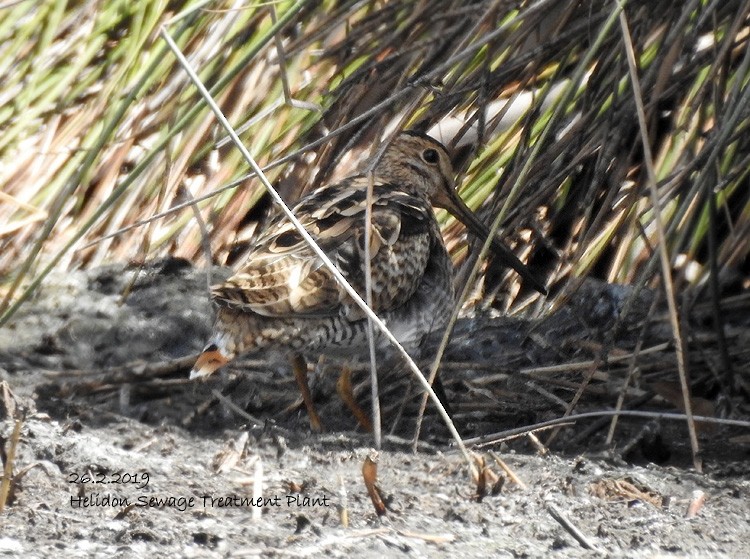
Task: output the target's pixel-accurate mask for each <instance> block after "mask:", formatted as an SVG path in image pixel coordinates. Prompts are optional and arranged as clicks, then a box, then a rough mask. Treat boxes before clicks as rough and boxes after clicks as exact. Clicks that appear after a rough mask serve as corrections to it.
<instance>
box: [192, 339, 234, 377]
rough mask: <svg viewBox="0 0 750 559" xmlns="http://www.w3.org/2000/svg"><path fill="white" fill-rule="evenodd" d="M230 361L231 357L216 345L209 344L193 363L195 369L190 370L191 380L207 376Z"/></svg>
mask: <svg viewBox="0 0 750 559" xmlns="http://www.w3.org/2000/svg"><path fill="white" fill-rule="evenodd" d="M228 362H229V358H228V357H226V356H225V355H224V354H223V353H221V351H219V349H218V348H216V346H209V347H207V348H206V349H204V350H203V353H201V354H200V356H198V360H197V361H196V362H195V365H193V370H192V371H190V380H192V379H196V378H206V377H208V376H210V375H212V374H213V373H214V372H215V371H216V370H217V369H219V368H221V367H222V366H224V365H226V364H227V363H228Z"/></svg>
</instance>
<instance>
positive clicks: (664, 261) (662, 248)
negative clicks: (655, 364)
mask: <svg viewBox="0 0 750 559" xmlns="http://www.w3.org/2000/svg"><path fill="white" fill-rule="evenodd" d="M620 8H621V10H620V14H619V16H620V27H621V29H622V38H623V41H624V42H625V53H626V55H627V60H628V71H629V73H630V83H631V85H632V86H633V98H634V100H635V108H636V113H637V114H638V127H639V130H640V133H641V145H642V146H643V159H644V163H645V167H646V172H647V173H646V174H647V177H648V184H649V191H650V193H651V204H652V205H653V207H654V223H655V225H656V231H657V236H658V239H659V243H658V245H659V246H658V249H659V258H660V260H661V271H662V279H663V283H664V289H665V292H666V296H667V306H668V307H669V319H670V322H671V324H672V335H673V337H674V343H675V355H676V357H677V370H678V372H679V376H680V385H681V387H682V400H683V405H684V408H685V415H686V418H687V424H688V431H689V433H690V447H691V449H692V452H693V466H694V467H695V469H696V470H698V471H699V472H700V471H702V469H703V467H702V463H701V458H700V456H699V453H700V447H699V445H698V434H697V432H696V430H695V420H694V419H693V409H692V405H691V402H690V385H689V383H688V373H687V364H686V362H685V348H684V347H683V339H682V331H681V328H680V321H679V318H678V314H679V311H678V309H677V301H676V298H675V293H674V282H673V281H672V265H671V263H670V261H669V253H668V251H667V238H666V233H665V232H664V223H663V221H662V215H661V211H662V210H661V203H660V201H659V193H658V191H657V188H656V183H657V179H656V171H655V170H654V158H653V154H652V153H651V144H650V139H649V133H648V124H647V122H646V112H645V110H644V107H643V97H642V95H641V86H640V81H639V78H638V71H637V68H636V61H635V52H634V49H633V42H632V40H631V37H630V29H629V28H628V20H627V16H626V14H625V11H624V9H623V8H624V1H623V0H620Z"/></svg>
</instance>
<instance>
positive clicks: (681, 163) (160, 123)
mask: <svg viewBox="0 0 750 559" xmlns="http://www.w3.org/2000/svg"><path fill="white" fill-rule="evenodd" d="M0 10H1V11H2V17H0V41H2V43H3V44H4V45H9V46H10V48H5V49H3V50H2V53H0V84H2V86H1V87H0V131H2V133H1V134H0V162H1V163H0V278H1V280H0V296H2V297H1V299H2V300H1V301H0V313H1V314H0V324H3V323H4V322H5V321H7V320H8V319H9V317H10V316H11V314H12V313H13V312H14V311H15V310H16V309H17V308H18V307H19V305H21V304H22V303H23V301H24V300H25V299H26V298H28V297H29V296H30V294H31V293H32V292H33V289H34V288H35V287H36V286H38V285H39V283H40V282H41V281H43V279H44V277H45V276H46V274H47V273H48V272H49V271H50V270H52V269H68V268H73V267H86V266H96V265H99V264H101V263H103V262H105V261H122V260H130V261H143V260H146V259H149V258H154V257H157V256H160V255H165V254H170V255H173V256H178V257H184V258H187V259H189V260H191V261H192V262H194V263H195V264H196V265H205V264H206V263H207V262H206V258H207V256H206V252H207V251H206V250H204V243H203V236H202V233H201V221H202V222H205V224H207V231H208V242H209V244H210V253H211V260H212V261H213V262H214V263H217V262H218V263H230V264H231V263H233V262H235V261H236V260H237V259H238V258H240V257H241V255H242V253H243V251H244V249H245V248H246V247H247V246H249V245H250V244H251V243H252V238H253V235H254V233H255V232H256V231H257V229H258V228H259V227H262V224H263V222H264V219H265V218H266V217H267V214H268V213H269V211H273V210H272V209H270V204H269V200H268V198H267V196H265V194H264V190H263V188H262V186H261V185H260V183H259V182H258V181H256V180H254V179H253V178H252V177H251V176H249V175H248V168H247V165H246V163H244V161H243V160H242V158H241V157H240V156H239V154H238V151H237V150H236V149H235V148H234V147H233V146H232V145H231V144H230V143H229V142H227V141H226V139H225V138H224V136H223V134H222V132H221V131H220V128H219V127H218V126H217V124H216V122H215V120H214V118H213V117H212V115H211V113H210V111H208V109H207V108H206V106H205V104H204V103H203V101H202V100H201V99H200V97H199V96H198V95H197V92H196V91H195V89H194V88H193V87H192V86H191V84H190V82H189V80H188V79H187V77H186V75H185V73H184V72H183V71H181V69H180V68H179V66H178V65H177V64H176V61H175V60H174V57H173V56H172V54H171V53H170V52H169V50H168V49H167V48H166V46H165V45H164V43H163V41H162V40H161V39H160V38H159V35H158V33H159V29H160V26H161V25H163V24H165V23H167V22H168V21H169V20H170V19H171V18H173V16H175V14H177V13H179V14H181V17H180V18H178V19H175V20H174V21H173V22H171V23H169V30H170V33H171V34H172V35H173V36H174V37H175V39H176V41H177V43H178V44H179V45H180V48H181V49H182V51H183V52H184V53H185V54H186V56H187V57H188V58H189V59H190V61H191V63H192V64H193V65H194V67H196V68H198V69H199V71H200V75H201V78H202V80H203V81H204V83H206V84H207V85H208V86H209V87H210V89H211V92H212V94H213V95H214V96H215V97H216V99H217V100H218V101H219V103H220V105H221V107H222V109H223V111H224V113H225V114H226V115H227V117H228V118H229V120H230V121H231V122H232V123H234V125H235V126H236V127H237V128H238V129H240V130H241V137H242V139H243V140H244V142H245V143H246V145H248V146H249V148H250V150H251V152H252V153H253V155H254V156H255V158H256V160H257V161H258V162H259V163H260V164H261V165H263V166H265V167H266V170H267V173H268V176H269V178H270V179H271V180H272V181H274V183H275V184H276V186H277V187H278V189H279V190H280V192H281V193H282V195H283V196H284V197H285V199H287V200H290V201H291V200H294V199H296V198H297V197H299V196H300V195H301V194H302V193H303V191H304V190H305V189H309V188H312V187H314V186H315V185H317V184H319V183H320V182H321V181H324V180H327V179H329V178H330V177H331V176H335V175H339V174H342V173H345V172H346V170H347V169H351V168H352V166H353V165H354V164H355V161H356V158H357V156H358V154H359V153H360V152H361V150H362V149H363V148H365V147H367V146H368V145H369V144H370V143H371V142H373V141H374V140H376V139H377V138H378V137H380V136H382V135H383V134H384V133H386V132H387V131H390V130H393V129H395V128H397V127H413V128H419V129H423V130H429V131H431V133H433V134H435V135H437V136H439V137H441V138H442V139H443V140H444V141H445V142H446V143H449V144H451V147H452V148H455V153H456V161H457V163H459V167H460V168H461V171H462V173H463V175H464V180H463V188H462V195H463V196H464V198H465V199H466V200H467V201H468V203H469V204H470V205H471V206H472V207H474V208H476V209H477V210H478V211H479V212H480V213H481V214H482V215H483V216H484V217H485V218H486V219H487V220H488V222H491V221H493V219H494V220H495V221H496V223H497V225H498V226H499V227H500V229H501V230H502V234H503V236H504V238H505V239H506V240H507V242H508V244H510V245H511V246H513V247H514V248H515V250H516V251H517V253H518V254H519V255H520V256H521V257H522V258H523V259H524V260H525V261H527V262H529V264H530V266H531V267H532V268H533V269H534V270H535V271H536V272H537V273H539V274H541V275H543V276H544V277H546V278H547V283H548V284H549V285H551V286H552V287H553V297H552V298H550V299H549V302H550V303H551V305H552V306H557V305H559V304H560V303H561V302H562V301H563V300H564V299H565V298H566V297H567V296H568V295H569V294H570V292H571V291H572V290H574V289H575V288H576V286H577V285H578V284H579V280H580V279H581V278H583V277H586V276H595V277H600V278H603V279H606V280H607V281H610V282H624V283H631V284H636V285H647V284H650V285H652V286H659V282H660V278H661V277H662V273H661V271H660V269H659V257H658V250H656V249H657V247H658V246H659V243H660V242H662V243H663V245H662V246H664V248H665V250H666V254H667V257H668V262H669V264H670V265H671V267H672V272H673V274H674V275H673V280H672V281H673V282H674V285H673V286H672V287H673V290H674V292H675V293H678V294H680V296H679V301H678V302H679V303H680V305H681V306H680V312H681V313H682V314H683V316H687V313H689V312H690V310H691V306H692V305H693V302H694V301H698V300H710V301H712V304H713V308H714V312H713V315H712V316H713V320H714V322H715V328H716V332H717V339H718V340H719V347H720V350H719V355H720V361H721V362H722V363H721V367H720V369H721V370H722V371H724V372H722V373H718V374H717V375H716V382H718V383H719V384H721V385H722V387H723V388H725V389H726V390H728V391H731V390H732V389H733V388H736V379H734V378H733V377H732V375H731V366H730V364H729V358H728V355H729V352H728V351H727V350H726V347H725V343H724V341H723V335H722V332H723V329H722V328H721V324H722V321H721V318H722V313H721V308H722V307H721V305H722V304H724V305H727V304H730V303H729V300H725V301H724V302H723V303H722V297H723V296H724V294H725V293H728V292H729V293H731V290H732V289H736V288H737V286H739V287H740V289H746V288H747V287H748V279H747V266H748V252H750V243H749V242H748V239H750V188H748V170H749V169H750V140H748V138H750V135H748V134H747V131H746V128H747V122H749V120H748V118H747V117H748V115H749V113H750V111H749V110H748V109H749V104H748V101H749V100H750V88H748V87H747V82H748V78H749V77H750V71H749V68H750V48H749V43H748V31H749V30H750V27H749V26H748V13H749V12H750V8H749V6H748V2H747V1H739V0H730V1H708V0H706V1H698V0H692V1H688V2H677V1H670V2H659V3H654V2H649V1H646V0H636V1H631V2H628V3H627V4H626V5H625V8H624V13H625V16H626V19H627V22H628V25H629V27H628V30H629V34H630V40H631V41H632V45H633V53H634V55H635V60H636V63H637V71H638V77H639V83H640V90H639V94H640V95H639V96H636V95H634V92H633V88H632V86H631V81H630V74H629V70H628V64H627V57H626V49H625V42H624V41H623V35H622V31H621V29H620V27H619V25H618V14H619V5H618V4H617V3H613V2H605V1H603V0H590V1H586V2H553V1H551V0H541V1H538V2H506V1H502V0H501V1H496V0H484V1H478V2H474V3H472V4H470V5H469V4H467V3H466V2H455V1H449V0H440V1H434V2H433V1H431V2H426V1H424V2H413V1H411V0H409V1H405V0H396V1H389V2H376V1H374V0H370V1H367V0H363V1H353V0H341V1H334V0H329V1H324V2H320V3H313V2H305V1H300V2H285V1H282V2H276V3H245V4H240V3H234V4H232V3H228V2H220V1H217V2H212V3H208V2H185V3H181V4H166V3H157V2H137V3H132V2H124V1H115V2H107V3H106V4H105V5H102V4H96V3H88V2H83V3H73V4H66V3H63V2H52V3H47V4H44V6H38V5H37V4H36V3H31V2H20V3H16V4H6V5H4V6H3V7H0ZM639 97H640V99H641V100H642V102H643V112H644V117H645V121H644V122H645V124H646V126H647V130H645V132H646V134H645V137H646V138H647V139H648V147H649V148H650V151H651V153H653V159H654V164H653V172H654V176H655V185H654V186H655V189H656V190H655V199H656V200H658V203H659V207H660V209H661V214H660V217H661V220H662V222H663V224H664V240H663V241H660V240H659V237H658V228H657V227H656V223H657V220H656V215H655V210H654V207H655V206H654V204H653V199H652V198H651V194H650V192H649V190H648V180H647V167H646V166H645V165H644V156H643V154H644V146H643V143H642V135H641V130H640V129H639V125H638V118H637V103H636V99H638V98H639ZM350 151H351V155H346V153H347V152H350ZM193 203H195V204H197V208H198V212H199V214H200V219H197V218H196V215H195V213H194V208H193V205H192V204H193ZM444 222H445V232H446V235H447V236H448V239H449V245H450V247H451V249H452V251H453V253H454V254H455V256H456V260H457V261H461V260H462V259H464V258H465V255H466V254H467V251H466V249H465V243H464V242H463V241H462V231H461V229H460V228H459V226H458V225H457V224H456V223H454V222H453V221H451V220H449V219H447V218H444ZM469 264H471V262H469ZM478 269H479V270H480V272H481V274H480V281H479V284H478V286H477V287H476V288H475V289H474V291H473V292H472V293H471V294H470V295H471V297H472V299H471V302H472V304H475V305H479V306H484V307H487V306H495V307H500V308H503V309H506V310H507V309H512V308H516V309H518V308H524V309H527V310H530V311H539V310H540V309H541V307H540V305H536V306H533V307H529V302H530V301H531V302H533V301H534V300H533V299H531V298H530V297H529V295H528V293H526V291H525V290H523V289H521V288H522V286H520V285H519V284H518V280H515V279H514V278H513V276H512V275H508V274H506V273H505V272H501V273H499V272H498V271H496V270H495V269H494V268H493V267H492V266H491V265H482V266H481V267H478ZM465 272H466V270H464V272H463V273H465ZM471 285H472V286H474V285H475V284H474V283H472V284H471ZM727 290H729V291H727ZM500 293H509V295H506V296H503V297H500V295H499V294H500ZM722 346H724V347H723V349H722ZM605 353H606V348H605ZM721 355H723V357H721Z"/></svg>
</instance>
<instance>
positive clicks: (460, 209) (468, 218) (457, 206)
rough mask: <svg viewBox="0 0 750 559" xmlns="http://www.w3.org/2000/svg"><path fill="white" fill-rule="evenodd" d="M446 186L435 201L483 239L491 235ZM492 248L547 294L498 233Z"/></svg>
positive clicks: (503, 262) (508, 264)
mask: <svg viewBox="0 0 750 559" xmlns="http://www.w3.org/2000/svg"><path fill="white" fill-rule="evenodd" d="M445 186H446V188H444V189H441V190H440V192H439V193H438V195H437V196H436V199H435V200H434V201H433V203H434V204H435V205H436V206H438V207H440V208H443V209H445V210H448V211H449V212H450V213H452V214H453V215H454V216H455V217H456V218H457V219H458V220H459V221H461V223H463V224H464V225H466V227H468V228H469V229H470V230H471V231H472V232H473V233H474V234H475V235H477V236H478V237H479V238H481V239H482V240H484V239H486V238H487V237H489V235H490V230H489V228H488V227H487V226H486V225H485V224H484V223H482V222H481V221H479V219H478V218H477V216H476V214H474V212H473V211H471V210H470V209H469V206H467V205H466V204H465V203H464V201H463V200H462V199H461V197H460V196H459V195H458V194H457V193H456V189H455V188H454V186H453V185H447V184H446V185H445ZM492 250H493V251H494V254H495V257H497V258H498V259H499V260H500V262H501V263H502V264H505V265H506V266H509V267H511V268H513V269H514V270H515V271H516V272H518V275H519V276H521V278H523V279H524V280H525V281H527V282H528V283H529V285H531V286H532V287H533V288H534V289H535V290H537V291H538V292H539V293H541V294H542V295H546V294H547V289H546V288H545V287H544V285H543V284H542V283H541V282H540V281H539V280H538V279H537V278H536V277H535V276H534V275H533V274H532V273H531V271H530V270H529V269H528V268H527V267H526V265H525V264H524V263H523V262H521V261H520V260H519V259H518V258H517V257H516V255H515V254H513V252H512V251H511V250H510V249H509V248H508V247H506V246H505V245H504V244H503V243H502V242H501V241H500V239H499V238H498V237H497V235H495V236H493V237H492Z"/></svg>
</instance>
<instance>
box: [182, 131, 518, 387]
mask: <svg viewBox="0 0 750 559" xmlns="http://www.w3.org/2000/svg"><path fill="white" fill-rule="evenodd" d="M369 180H370V178H369V176H368V175H367V174H366V173H363V174H360V175H356V176H353V177H349V178H347V179H344V180H342V181H341V182H339V183H336V184H333V185H327V186H324V187H322V188H320V189H318V190H316V191H314V192H312V193H310V194H309V195H307V196H306V197H305V198H304V199H302V200H301V201H300V202H299V203H298V204H297V205H296V206H295V207H294V208H293V210H292V211H293V212H294V214H295V215H296V216H297V218H298V219H299V220H300V221H301V222H302V224H303V225H304V227H305V229H306V230H307V231H308V232H309V233H310V234H311V235H312V237H313V238H314V239H315V240H316V241H317V242H318V244H319V245H320V246H321V248H322V249H323V250H324V251H325V252H326V254H327V255H328V256H329V257H330V258H331V260H332V261H333V262H334V263H335V264H336V265H337V267H338V268H339V269H340V270H341V272H342V274H343V275H344V277H346V278H347V280H348V281H349V282H350V283H351V284H352V286H353V287H354V288H355V289H356V290H357V292H358V293H360V294H362V296H363V297H364V293H365V263H364V257H365V251H364V241H365V208H366V192H367V184H368V181H369ZM373 181H374V184H373V199H372V234H371V244H370V258H371V268H372V308H373V310H374V311H375V312H376V313H378V315H379V316H380V317H381V318H382V319H383V320H384V321H385V323H386V324H387V325H388V326H389V328H390V329H391V331H392V332H393V333H394V335H395V336H396V337H397V339H399V341H401V342H402V343H403V344H404V345H406V346H407V348H414V347H415V346H417V345H418V344H419V343H420V342H421V340H422V338H423V337H424V336H425V335H426V334H427V333H429V332H430V331H431V330H432V329H434V328H437V327H440V326H442V325H443V324H444V323H445V321H446V320H447V318H448V315H449V309H450V307H451V305H452V304H453V301H454V292H453V285H452V277H453V275H452V265H451V261H450V258H449V257H448V253H447V251H446V248H445V245H444V243H443V239H442V236H441V234H440V229H439V227H438V223H437V221H436V219H435V214H434V212H433V209H432V206H433V205H436V206H440V207H444V208H446V209H448V210H449V211H451V212H452V213H454V214H455V215H456V217H458V218H459V219H461V220H462V221H464V222H465V223H467V224H468V225H469V226H471V227H472V228H475V229H481V228H482V227H483V226H482V225H481V224H480V223H479V222H478V221H477V220H476V218H475V217H474V215H473V214H472V213H471V211H470V210H469V209H468V208H467V207H466V206H465V205H464V204H463V202H461V200H460V198H458V196H457V195H456V194H455V190H454V187H455V184H454V173H453V168H452V166H451V162H450V158H449V156H448V153H447V152H446V150H445V148H444V147H443V146H442V145H441V144H440V143H439V142H437V141H435V140H433V139H432V138H429V137H427V136H424V135H421V134H417V133H412V132H404V133H401V134H400V135H398V136H397V137H396V138H395V139H394V140H393V141H392V142H391V144H390V145H389V146H388V147H387V148H386V149H385V151H384V153H383V155H382V157H381V158H380V159H379V160H376V162H375V164H374V168H373ZM485 234H486V231H485ZM505 256H507V255H505ZM508 258H510V262H509V263H510V265H511V266H513V267H514V268H516V269H518V266H522V265H521V264H520V262H518V261H517V260H515V261H513V258H512V256H510V257H508ZM212 295H213V299H214V301H215V303H216V305H217V307H218V312H217V318H216V323H215V325H214V333H213V336H212V337H211V340H210V341H209V344H208V345H207V346H206V348H205V350H204V352H203V354H202V355H201V356H200V357H199V359H198V361H197V362H196V364H195V367H194V368H193V371H192V372H191V378H195V377H202V376H207V375H210V374H211V373H212V372H213V371H215V370H216V369H217V368H219V367H221V366H222V365H223V364H225V363H226V362H228V361H230V360H231V359H233V358H234V357H236V356H238V355H240V354H244V353H260V352H264V351H274V352H279V351H280V352H282V353H297V354H305V355H311V354H320V353H333V354H344V355H346V356H347V357H355V356H356V355H357V354H358V353H364V351H366V349H365V348H366V347H367V346H366V340H367V338H366V324H367V320H366V319H365V318H364V314H363V312H362V310H361V309H360V308H359V307H358V306H357V305H356V304H355V303H354V302H353V301H352V300H351V298H350V297H349V295H348V294H347V293H346V291H345V290H344V289H343V288H342V287H341V286H340V285H338V283H337V282H336V281H335V279H334V277H333V274H332V273H331V272H330V270H328V269H327V268H326V267H325V266H324V265H323V263H322V262H321V260H320V259H319V258H318V257H317V255H316V254H315V252H314V251H313V250H312V249H311V248H310V247H309V246H308V245H307V243H305V241H304V240H303V239H302V237H301V236H300V234H299V232H298V231H297V230H296V229H295V228H294V226H293V225H292V224H291V223H289V222H288V220H286V219H285V218H283V217H280V218H279V219H277V220H276V221H274V222H273V223H272V224H271V225H270V226H269V227H268V229H267V230H266V231H265V233H264V234H263V235H262V236H261V237H260V239H258V243H257V246H256V247H255V248H254V249H253V251H252V252H251V253H250V254H249V256H248V257H247V261H246V262H245V264H244V265H243V266H242V268H241V269H240V270H239V271H238V272H237V273H236V274H235V275H234V276H232V277H230V278H229V279H228V280H227V281H226V282H225V283H223V284H221V285H218V286H215V287H214V288H213V291H212Z"/></svg>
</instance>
